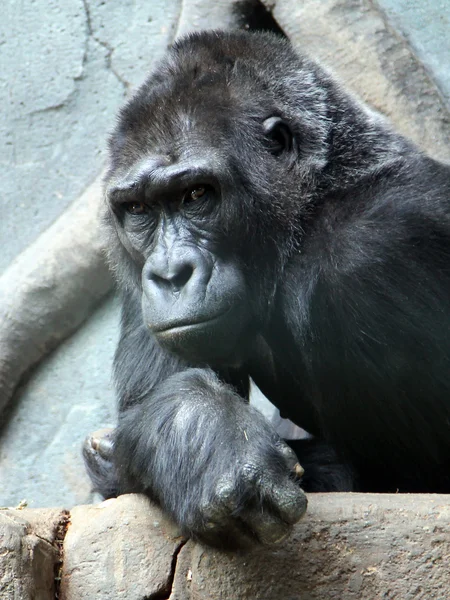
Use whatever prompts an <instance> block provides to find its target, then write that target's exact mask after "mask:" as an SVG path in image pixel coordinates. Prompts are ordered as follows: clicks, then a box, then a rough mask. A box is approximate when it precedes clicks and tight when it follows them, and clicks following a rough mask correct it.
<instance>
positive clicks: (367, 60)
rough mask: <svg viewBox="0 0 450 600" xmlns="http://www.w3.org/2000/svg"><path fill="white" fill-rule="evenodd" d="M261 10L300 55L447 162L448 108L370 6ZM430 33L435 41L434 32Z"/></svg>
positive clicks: (308, 4)
mask: <svg viewBox="0 0 450 600" xmlns="http://www.w3.org/2000/svg"><path fill="white" fill-rule="evenodd" d="M264 4H265V5H266V6H268V7H269V8H272V13H273V16H274V17H275V19H276V20H277V21H278V23H279V24H280V26H281V27H282V28H283V30H284V31H285V32H286V33H287V34H288V36H289V37H290V39H291V40H292V42H293V44H294V45H295V46H296V47H297V48H298V49H299V50H303V51H305V52H307V53H308V54H310V55H311V56H314V57H315V58H317V59H319V60H321V61H322V62H323V64H324V65H326V66H327V67H329V68H331V69H332V70H333V71H334V73H335V74H336V75H338V76H339V77H340V78H341V80H342V81H343V82H344V84H345V85H346V86H347V87H349V88H350V89H352V90H353V91H355V92H357V93H358V95H359V96H360V97H361V98H362V99H363V100H365V101H367V102H368V103H369V104H371V105H372V106H374V107H375V108H377V109H378V110H380V111H381V112H382V113H384V114H385V115H387V116H388V117H389V118H390V119H391V120H392V122H393V123H394V125H395V126H396V128H397V129H398V131H400V132H402V133H403V134H405V135H406V136H408V137H409V138H411V139H412V140H414V141H415V142H416V143H417V144H418V145H419V146H420V147H421V148H423V149H424V150H426V151H427V152H428V153H429V154H430V155H431V156H434V157H436V158H439V159H442V160H446V161H450V114H449V110H448V106H447V105H446V104H445V102H444V101H443V99H442V94H441V93H440V90H439V89H438V87H437V86H436V83H435V82H434V80H433V77H432V76H430V72H428V71H427V69H426V68H425V67H424V66H423V64H422V63H421V62H420V61H419V60H418V59H417V57H416V55H415V54H414V52H413V51H412V50H411V48H410V47H409V45H408V43H407V42H406V40H405V39H403V38H402V37H401V36H399V35H398V33H397V32H396V31H395V29H394V28H393V27H392V26H391V25H390V24H389V23H388V22H387V21H386V19H385V15H384V13H383V12H381V11H380V10H378V9H377V7H376V6H375V5H374V3H373V2H371V1H370V0H322V1H321V2H317V0H304V1H302V2H298V1H297V0H264ZM444 4H448V3H444ZM398 12H400V10H399V11H398ZM434 31H435V35H436V36H439V29H437V30H434ZM447 37H448V36H447ZM442 38H446V35H445V34H444V35H443V36H442ZM447 42H448V40H447ZM447 42H445V41H443V44H444V46H445V44H446V43H447ZM446 64H447V65H448V64H449V61H448V60H447V63H446ZM444 69H445V67H444ZM431 75H432V74H431Z"/></svg>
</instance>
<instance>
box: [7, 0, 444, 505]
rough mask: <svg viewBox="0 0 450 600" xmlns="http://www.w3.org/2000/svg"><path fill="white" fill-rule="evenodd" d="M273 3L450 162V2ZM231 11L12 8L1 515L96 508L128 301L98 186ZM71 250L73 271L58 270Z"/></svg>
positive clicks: (313, 48) (91, 0) (287, 26)
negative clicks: (100, 443)
mask: <svg viewBox="0 0 450 600" xmlns="http://www.w3.org/2000/svg"><path fill="white" fill-rule="evenodd" d="M267 4H268V5H270V6H271V7H272V8H273V13H274V16H275V17H276V18H277V19H278V22H279V23H280V25H281V26H282V27H283V28H284V30H285V31H286V32H287V33H288V34H289V35H290V37H291V39H292V40H293V42H294V44H296V45H297V46H298V47H299V48H301V49H302V50H306V51H309V52H311V53H312V54H313V55H317V56H318V57H320V58H321V59H322V60H323V61H324V62H326V63H327V64H328V65H329V66H331V67H332V68H333V69H334V70H335V71H336V73H337V74H338V75H339V76H340V77H341V78H342V79H343V81H344V82H346V83H347V85H349V86H350V87H351V88H353V89H354V90H355V91H357V92H358V93H359V94H360V95H361V96H362V97H364V98H365V99H367V100H368V101H369V102H370V103H372V104H373V105H374V106H376V107H377V108H379V109H381V110H383V111H384V112H386V113H387V114H389V116H390V117H391V118H392V119H393V120H394V122H395V123H396V125H397V126H398V127H399V128H400V129H401V130H402V131H404V132H405V133H406V134H407V135H410V136H411V137H413V138H414V139H415V140H416V141H417V142H418V143H419V144H421V145H422V146H423V147H424V148H425V149H427V150H428V151H429V152H431V153H432V154H433V155H435V156H438V157H440V158H442V159H446V160H448V159H449V158H450V148H449V137H450V136H449V131H450V129H449V128H450V117H449V99H450V93H449V83H448V82H449V81H450V58H449V57H450V52H449V43H450V42H449V35H448V30H449V28H448V21H449V17H450V0H440V1H438V2H434V1H428V2H426V1H423V0H422V1H417V2H410V1H408V2H407V1H406V0H405V1H399V2H397V1H393V0H392V1H390V0H380V1H379V2H378V3H376V2H370V1H369V0H362V1H354V0H335V1H332V0H302V1H299V0H276V1H275V2H273V1H272V0H271V1H270V2H268V3H267ZM230 6H231V2H229V1H227V0H222V1H219V2H214V3H212V2H207V1H203V0H191V1H190V0H164V1H162V0H158V1H157V0H152V1H151V2H141V1H138V0H135V1H133V0H126V1H123V0H108V2H101V1H100V0H84V1H83V0H59V1H56V0H50V1H48V0H47V1H45V2H44V1H43V0H41V1H39V0H34V1H33V0H22V1H21V2H16V1H15V0H6V1H5V2H3V4H2V18H1V19H0V67H1V68H0V176H1V180H2V191H1V193H0V194H1V195H0V205H1V208H2V212H1V217H0V244H1V250H2V252H1V253H0V273H1V275H0V409H1V406H2V404H6V402H8V401H9V403H10V407H12V408H10V410H9V411H8V412H7V413H5V414H4V426H3V429H2V432H1V438H0V504H2V505H15V504H17V503H18V502H19V501H20V500H22V499H26V500H27V501H28V502H29V504H30V506H52V505H65V506H72V505H74V504H77V503H85V502H89V501H91V500H92V496H91V495H90V491H89V483H88V481H87V478H86V476H85V475H84V471H83V467H82V465H81V461H80V455H79V447H80V445H81V442H82V440H83V438H84V436H85V434H86V433H88V432H89V431H91V430H94V429H97V428H99V427H101V426H104V425H108V424H109V423H110V422H111V421H113V420H114V411H115V409H114V400H113V392H112V389H111V381H110V366H111V360H112V354H113V348H114V344H115V340H116V337H117V324H118V307H117V303H116V302H114V300H112V299H111V298H110V297H108V298H106V294H108V293H109V290H110V285H111V282H110V279H109V277H108V275H107V274H106V271H105V267H104V265H103V263H102V259H101V240H100V239H99V236H98V234H97V229H96V211H95V209H94V208H93V207H94V205H95V203H98V202H100V195H101V194H100V192H99V191H98V190H99V188H98V187H95V185H94V187H92V188H91V187H89V186H90V184H91V183H92V182H93V181H94V182H95V181H96V182H98V181H99V179H100V177H101V172H102V169H103V167H104V160H105V145H106V142H105V140H106V136H107V132H108V130H109V129H110V127H111V126H112V124H113V122H114V115H115V113H116V112H117V109H118V107H119V106H120V104H121V103H122V101H123V99H124V98H125V96H126V95H127V94H128V93H130V90H131V89H132V88H133V87H134V86H135V85H137V84H138V83H139V82H140V81H142V80H143V79H144V77H145V74H146V73H147V72H148V70H149V69H150V68H151V66H152V64H154V61H155V60H157V59H158V58H159V57H160V56H161V54H162V53H163V52H164V50H165V48H166V46H167V44H169V43H170V42H171V41H172V40H173V39H174V38H175V37H176V36H177V35H178V34H180V33H183V32H186V31H188V30H190V29H196V28H201V27H206V26H209V27H221V26H224V27H226V26H230V25H231V24H232V23H233V18H232V16H231V13H230ZM91 203H92V204H91ZM70 211H72V212H70ZM69 217H70V218H69ZM58 218H59V219H60V220H57V219H58ZM64 219H65V220H64ZM55 220H56V221H55ZM55 231H60V232H63V233H62V234H61V235H60V239H56V237H57V236H56V234H55ZM44 242H45V243H44ZM43 246H44V247H45V248H48V250H47V251H46V252H44V251H43ZM75 247H76V248H77V251H76V252H75V251H74V250H73V249H74V248H75ZM62 256H64V257H65V258H64V264H65V265H66V267H67V268H66V269H64V268H62V267H61V266H58V260H59V261H61V257H62ZM50 267H51V268H50ZM77 273H78V277H79V279H77V275H76V274H77ZM74 282H75V283H76V284H77V285H73V284H74ZM64 291H65V292H66V293H63V292H64ZM82 323H83V326H82V327H81V329H79V330H78V331H76V333H73V332H74V331H75V330H76V329H77V328H78V327H79V326H80V324H82ZM70 334H73V335H72V337H70V338H69V339H66V341H63V340H64V339H65V338H67V336H68V335H70ZM45 356H46V357H47V358H45V359H44V358H43V357H45ZM40 361H41V362H40ZM39 362H40V364H39ZM36 364H38V367H37V368H35V370H30V369H31V368H32V367H33V365H36ZM19 381H21V387H20V388H19V389H18V390H16V392H15V394H14V396H13V391H14V390H15V389H16V385H17V384H18V382H19ZM2 394H3V395H2ZM11 398H12V399H11Z"/></svg>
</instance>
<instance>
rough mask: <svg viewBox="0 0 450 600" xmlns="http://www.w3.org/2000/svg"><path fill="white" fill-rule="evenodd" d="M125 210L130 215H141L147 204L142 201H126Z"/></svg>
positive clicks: (145, 210) (144, 211)
mask: <svg viewBox="0 0 450 600" xmlns="http://www.w3.org/2000/svg"><path fill="white" fill-rule="evenodd" d="M125 210H126V211H127V213H129V214H130V215H143V214H144V213H146V212H147V206H146V204H144V202H127V203H126V204H125Z"/></svg>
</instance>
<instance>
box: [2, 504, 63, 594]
mask: <svg viewBox="0 0 450 600" xmlns="http://www.w3.org/2000/svg"><path fill="white" fill-rule="evenodd" d="M64 518H65V517H64V513H63V511H61V510H57V509H54V510H46V511H37V510H36V511H30V510H0V598H2V600H54V598H55V587H54V577H55V568H56V565H57V563H58V560H59V551H58V547H57V545H56V544H55V537H56V534H57V531H58V526H59V525H60V524H61V523H62V522H63V521H64Z"/></svg>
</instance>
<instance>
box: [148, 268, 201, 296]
mask: <svg viewBox="0 0 450 600" xmlns="http://www.w3.org/2000/svg"><path fill="white" fill-rule="evenodd" d="M193 273H194V265H193V264H192V263H189V262H184V263H180V264H177V265H172V267H171V268H170V269H167V271H166V272H164V271H162V270H159V269H158V270H157V269H154V270H150V272H149V273H148V278H149V280H150V281H151V282H153V283H154V284H155V285H156V286H157V287H158V288H161V289H165V290H168V291H172V292H180V291H181V290H182V289H183V288H184V286H185V285H186V284H187V282H188V281H189V280H190V279H191V277H192V275H193Z"/></svg>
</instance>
